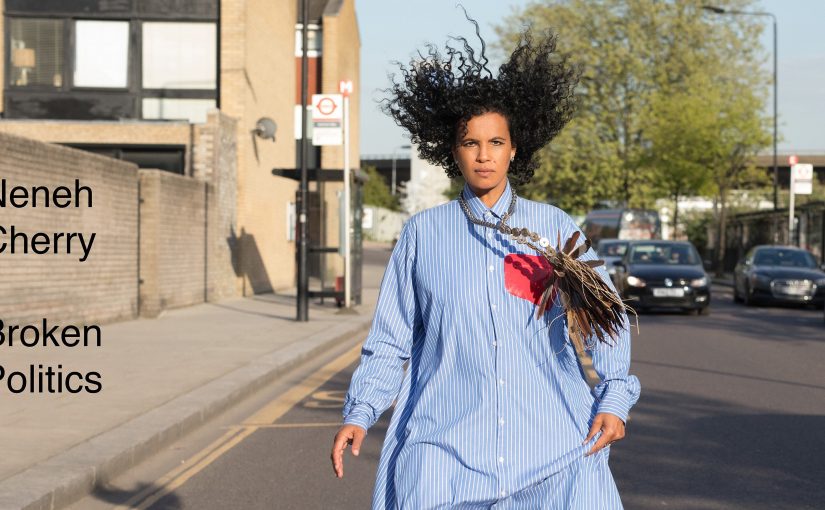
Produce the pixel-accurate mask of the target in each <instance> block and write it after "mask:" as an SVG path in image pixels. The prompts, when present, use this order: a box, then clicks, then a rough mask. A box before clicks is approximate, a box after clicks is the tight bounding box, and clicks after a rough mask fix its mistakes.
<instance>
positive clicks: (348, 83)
mask: <svg viewBox="0 0 825 510" xmlns="http://www.w3.org/2000/svg"><path fill="white" fill-rule="evenodd" d="M338 92H340V93H341V94H343V95H344V96H348V95H350V94H352V80H341V81H339V82H338Z"/></svg>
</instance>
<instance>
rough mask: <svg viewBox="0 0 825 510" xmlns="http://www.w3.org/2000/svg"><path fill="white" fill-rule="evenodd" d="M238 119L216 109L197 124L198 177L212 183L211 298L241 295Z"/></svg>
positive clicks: (209, 221)
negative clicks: (203, 121)
mask: <svg viewBox="0 0 825 510" xmlns="http://www.w3.org/2000/svg"><path fill="white" fill-rule="evenodd" d="M236 130H237V121H236V120H235V119H233V118H231V117H229V116H227V115H224V114H222V113H220V112H219V111H217V110H215V111H212V112H210V113H209V115H208V117H207V122H206V124H204V125H199V126H197V130H196V143H195V148H196V151H195V154H194V165H193V166H194V176H195V178H196V179H199V180H203V181H205V182H208V183H209V184H210V188H209V189H210V194H209V195H208V196H207V204H206V205H207V211H208V214H209V216H208V218H207V224H208V226H209V229H208V232H207V239H206V249H207V250H208V257H207V265H206V271H207V273H208V278H207V290H206V293H207V299H208V300H209V301H218V300H220V299H225V298H228V297H234V296H238V295H240V291H241V286H240V285H241V279H240V276H241V271H240V269H239V267H238V253H237V252H238V232H237V230H236V225H237V221H238V213H237V202H238V183H237V175H238V172H237V171H238V168H237V165H238V156H237V139H236V138H235V132H236Z"/></svg>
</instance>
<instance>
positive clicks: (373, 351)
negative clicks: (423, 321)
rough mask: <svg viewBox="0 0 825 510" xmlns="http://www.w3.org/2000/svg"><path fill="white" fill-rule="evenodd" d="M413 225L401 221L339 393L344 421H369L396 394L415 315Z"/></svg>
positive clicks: (366, 424) (367, 424)
mask: <svg viewBox="0 0 825 510" xmlns="http://www.w3.org/2000/svg"><path fill="white" fill-rule="evenodd" d="M414 261H415V227H414V226H413V219H410V220H409V221H407V223H406V224H405V225H404V228H403V229H402V231H401V235H400V236H399V239H398V242H397V243H396V245H395V248H394V249H393V253H392V256H391V257H390V262H389V264H388V265H387V269H386V271H385V272H384V278H383V280H382V281H381V289H380V290H379V293H378V303H377V305H376V309H375V317H374V318H373V321H372V326H371V327H370V332H369V334H368V335H367V338H366V340H365V341H364V345H363V347H362V348H361V360H360V363H359V365H358V368H356V369H355V372H354V373H353V375H352V381H351V382H350V387H349V390H348V391H347V395H346V398H345V401H344V402H345V403H344V408H343V413H342V414H343V417H344V424H353V425H358V426H359V427H363V428H364V429H365V430H367V429H369V428H370V427H372V426H373V425H374V424H375V422H377V421H378V419H379V418H380V417H381V414H382V413H383V412H384V411H386V410H387V409H388V408H389V407H390V406H391V405H392V403H393V402H394V401H395V399H396V397H397V396H398V392H399V390H400V389H401V383H402V380H403V376H404V364H405V363H406V361H407V360H408V359H409V358H410V353H411V350H412V343H413V334H414V331H415V329H416V324H418V322H419V321H420V319H419V318H418V313H417V309H416V298H415V292H414V290H413V279H414V275H413V270H414Z"/></svg>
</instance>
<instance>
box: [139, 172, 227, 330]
mask: <svg viewBox="0 0 825 510" xmlns="http://www.w3.org/2000/svg"><path fill="white" fill-rule="evenodd" d="M210 187H211V186H210V184H209V183H207V182H203V181H198V180H195V179H190V178H187V177H182V176H179V175H174V174H170V173H168V172H163V171H161V170H140V197H141V204H140V278H141V288H140V301H141V315H145V316H149V317H153V316H156V315H157V314H158V313H160V312H161V311H162V310H164V309H167V308H176V307H180V306H186V305H191V304H195V303H202V302H204V301H205V300H206V294H205V293H206V288H207V274H206V266H207V260H206V253H207V250H206V242H207V229H208V223H207V216H206V204H207V201H208V198H207V194H210V191H213V190H210V189H209V188H210Z"/></svg>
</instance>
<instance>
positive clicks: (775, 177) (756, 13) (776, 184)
mask: <svg viewBox="0 0 825 510" xmlns="http://www.w3.org/2000/svg"><path fill="white" fill-rule="evenodd" d="M702 9H704V10H706V11H710V12H712V13H715V14H732V15H737V14H740V15H743V16H770V17H771V19H772V20H773V209H774V211H775V210H777V209H778V208H779V201H778V197H777V188H778V187H779V169H778V166H777V157H776V137H777V127H776V126H777V124H776V104H777V100H778V99H777V98H778V95H777V71H776V39H777V34H776V16H774V15H773V14H772V13H770V12H764V11H737V10H734V9H723V8H722V7H716V6H713V5H703V6H702Z"/></svg>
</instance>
